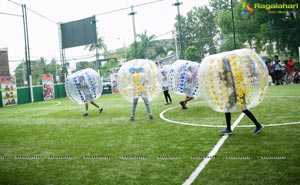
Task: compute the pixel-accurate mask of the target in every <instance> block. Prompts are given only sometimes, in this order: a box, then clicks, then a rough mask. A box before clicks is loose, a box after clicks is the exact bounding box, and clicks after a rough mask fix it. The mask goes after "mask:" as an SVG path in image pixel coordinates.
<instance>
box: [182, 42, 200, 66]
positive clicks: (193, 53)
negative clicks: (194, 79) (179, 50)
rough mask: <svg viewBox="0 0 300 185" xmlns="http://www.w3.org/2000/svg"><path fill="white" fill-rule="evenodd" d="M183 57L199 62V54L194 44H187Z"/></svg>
mask: <svg viewBox="0 0 300 185" xmlns="http://www.w3.org/2000/svg"><path fill="white" fill-rule="evenodd" d="M185 58H186V59H187V60H191V61H195V62H198V61H199V62H200V54H199V52H198V50H197V48H196V47H195V46H194V45H191V46H189V47H188V48H187V49H186V50H185Z"/></svg>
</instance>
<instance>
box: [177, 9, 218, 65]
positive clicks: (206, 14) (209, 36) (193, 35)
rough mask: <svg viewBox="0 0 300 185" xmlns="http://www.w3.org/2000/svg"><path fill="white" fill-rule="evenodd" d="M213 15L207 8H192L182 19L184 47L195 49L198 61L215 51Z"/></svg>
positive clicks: (215, 33)
mask: <svg viewBox="0 0 300 185" xmlns="http://www.w3.org/2000/svg"><path fill="white" fill-rule="evenodd" d="M214 18H215V16H214V14H213V13H212V12H211V11H210V10H209V9H208V7H207V6H203V7H193V9H192V10H191V11H189V12H188V13H187V17H186V18H184V19H182V26H183V30H184V33H185V35H184V36H185V41H186V45H187V47H188V46H192V45H193V46H194V47H196V49H197V51H198V53H199V59H198V61H200V60H201V59H202V58H203V57H204V56H205V55H206V54H214V53H216V52H217V49H216V45H217V42H216V39H215V38H216V36H217V34H218V29H217V26H216V25H215V24H214Z"/></svg>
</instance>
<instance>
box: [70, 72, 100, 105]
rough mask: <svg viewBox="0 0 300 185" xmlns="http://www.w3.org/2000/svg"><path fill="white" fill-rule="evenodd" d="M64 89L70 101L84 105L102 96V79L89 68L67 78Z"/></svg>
mask: <svg viewBox="0 0 300 185" xmlns="http://www.w3.org/2000/svg"><path fill="white" fill-rule="evenodd" d="M65 89H66V93H67V96H68V97H69V99H70V100H72V101H73V102H74V103H77V104H84V103H86V102H90V101H92V100H95V99H97V98H99V97H100V96H101V95H102V90H103V86H102V78H101V77H100V75H99V74H98V73H97V72H96V71H95V70H93V69H91V68H87V69H83V70H80V71H77V72H75V73H73V74H71V75H69V76H68V78H67V79H66V82H65Z"/></svg>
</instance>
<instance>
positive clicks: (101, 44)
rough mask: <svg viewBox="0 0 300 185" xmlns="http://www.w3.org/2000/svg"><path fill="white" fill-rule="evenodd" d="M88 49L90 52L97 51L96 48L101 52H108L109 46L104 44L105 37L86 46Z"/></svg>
mask: <svg viewBox="0 0 300 185" xmlns="http://www.w3.org/2000/svg"><path fill="white" fill-rule="evenodd" d="M87 48H88V49H89V51H95V50H96V48H98V49H99V50H101V49H103V50H104V51H106V50H107V46H106V45H105V44H104V40H103V37H99V38H98V39H97V43H93V44H89V45H86V46H85V48H84V49H87Z"/></svg>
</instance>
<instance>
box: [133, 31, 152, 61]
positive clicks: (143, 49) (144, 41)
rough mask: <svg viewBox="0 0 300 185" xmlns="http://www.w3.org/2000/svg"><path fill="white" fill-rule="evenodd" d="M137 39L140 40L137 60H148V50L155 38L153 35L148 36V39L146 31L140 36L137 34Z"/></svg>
mask: <svg viewBox="0 0 300 185" xmlns="http://www.w3.org/2000/svg"><path fill="white" fill-rule="evenodd" d="M137 37H138V38H139V39H140V42H139V43H138V44H139V49H138V54H139V58H148V57H149V56H148V50H149V49H150V48H151V47H152V46H153V40H154V38H155V37H156V36H155V35H150V36H149V37H148V35H147V30H145V31H144V33H142V34H138V35H137Z"/></svg>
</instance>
